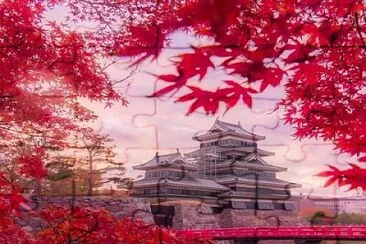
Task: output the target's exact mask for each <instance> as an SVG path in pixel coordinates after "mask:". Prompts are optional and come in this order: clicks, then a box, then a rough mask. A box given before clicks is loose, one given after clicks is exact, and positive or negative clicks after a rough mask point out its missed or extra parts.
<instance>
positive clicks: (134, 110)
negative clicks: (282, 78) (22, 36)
mask: <svg viewBox="0 0 366 244" xmlns="http://www.w3.org/2000/svg"><path fill="white" fill-rule="evenodd" d="M64 16H65V10H64V9H62V8H57V9H56V10H53V11H50V13H49V16H48V17H49V18H51V19H56V20H60V19H62V18H63V17H64ZM170 38H171V40H172V46H180V47H182V46H187V50H183V51H189V48H188V47H189V45H191V44H194V45H203V44H207V43H209V42H210V40H205V39H196V38H194V37H192V36H189V35H187V34H183V33H176V34H174V35H173V36H171V37H170ZM180 51H182V50H180ZM177 54H178V53H177V51H176V50H170V49H169V50H165V51H164V52H163V53H162V55H161V58H159V59H158V60H155V61H153V62H145V63H143V64H142V65H140V66H138V67H137V68H136V72H135V74H134V75H133V76H132V77H131V78H130V79H128V83H130V86H129V87H128V88H127V89H126V87H123V85H125V84H122V85H119V87H117V89H121V91H123V92H125V93H126V96H127V99H128V101H129V105H128V106H127V107H123V106H121V105H120V104H115V105H113V106H112V107H111V108H105V107H104V104H99V103H90V102H88V101H83V103H84V104H85V105H86V106H87V107H88V108H89V109H91V110H93V111H94V112H95V113H96V114H97V115H98V116H99V119H98V122H97V123H96V124H95V125H94V126H95V127H96V128H98V129H99V128H102V129H103V131H104V132H106V133H108V134H110V136H111V138H112V139H114V143H115V145H116V146H117V148H116V152H117V155H118V156H117V157H118V161H122V162H124V163H125V166H126V168H127V172H126V176H129V177H134V178H136V177H139V176H141V175H142V174H143V172H141V171H135V170H133V169H132V166H135V165H138V164H142V163H145V162H146V161H148V160H150V159H152V158H153V157H154V155H155V153H156V152H159V154H164V153H171V152H175V151H176V149H177V148H179V149H180V151H181V152H182V153H186V152H189V151H192V150H194V149H196V148H198V147H199V143H198V142H195V141H193V140H192V137H193V136H194V135H195V134H196V133H199V132H203V131H207V130H209V129H210V128H211V126H212V125H213V123H214V121H215V119H216V118H217V117H220V120H222V121H225V122H229V123H238V121H239V122H240V124H241V125H242V126H243V127H244V129H246V130H248V131H251V132H254V133H256V134H259V135H263V136H265V137H266V139H265V140H263V141H260V142H259V143H258V147H259V148H261V149H264V150H267V151H271V152H274V153H275V155H274V156H270V157H266V158H265V160H266V161H267V162H268V163H270V164H273V165H277V166H281V167H286V168H287V171H286V172H281V173H278V174H277V176H278V178H279V179H283V180H286V181H290V182H293V183H297V184H301V185H302V187H301V188H299V189H294V190H292V192H293V193H294V194H299V193H303V194H305V195H327V196H332V197H334V196H345V195H348V196H352V195H354V194H355V191H351V192H346V189H344V188H341V189H338V188H337V187H328V188H324V187H322V186H323V185H324V182H325V179H324V178H321V177H317V176H314V175H315V174H317V173H319V172H321V171H324V170H326V169H327V166H326V164H332V165H336V166H337V167H339V168H345V167H346V162H348V161H350V159H349V158H347V157H344V156H339V155H337V154H336V151H334V150H333V148H334V146H333V145H332V144H330V143H324V142H322V141H317V140H303V141H301V142H300V141H298V140H296V139H295V138H294V137H292V136H291V135H292V134H293V133H294V129H293V128H291V127H290V126H288V125H284V122H283V120H281V118H282V117H283V111H282V110H277V111H275V112H274V108H275V104H276V102H278V101H279V100H280V99H281V98H283V97H284V95H285V93H284V89H283V87H281V86H280V87H276V88H268V89H267V90H266V92H264V93H263V94H261V95H258V96H256V97H255V99H254V102H253V108H251V109H249V108H248V107H246V106H244V105H243V104H241V103H238V105H236V107H235V108H233V109H231V110H229V111H228V112H227V113H224V109H223V108H221V110H220V111H219V112H218V114H216V115H215V116H207V115H206V114H205V113H203V112H202V111H198V112H196V113H193V114H191V115H189V116H186V115H185V114H186V112H187V110H188V107H189V103H175V102H174V100H175V98H174V97H171V98H169V97H165V98H163V99H156V98H147V96H148V95H150V94H152V93H153V91H154V85H155V82H156V78H155V77H154V76H153V75H151V73H153V74H163V73H164V74H168V73H171V72H174V70H175V69H174V67H173V66H172V65H171V63H170V62H169V60H168V58H169V57H172V56H174V55H177ZM131 61H132V60H129V59H122V58H121V59H120V60H119V61H118V62H117V63H115V64H114V65H112V66H111V67H110V68H109V69H108V74H109V75H110V77H111V79H113V80H120V79H122V78H124V77H126V76H128V74H129V73H130V72H131V70H130V69H128V68H127V66H128V65H129V64H130V62H131ZM228 77H229V76H228V75H226V74H225V73H223V72H221V71H212V70H209V71H208V75H207V77H206V79H204V80H203V81H202V84H201V85H203V86H204V87H205V88H206V89H211V88H215V87H217V84H218V82H220V81H221V80H223V79H226V78H228ZM192 82H194V81H192ZM157 84H158V88H159V85H161V84H162V82H159V83H157ZM178 94H179V93H178Z"/></svg>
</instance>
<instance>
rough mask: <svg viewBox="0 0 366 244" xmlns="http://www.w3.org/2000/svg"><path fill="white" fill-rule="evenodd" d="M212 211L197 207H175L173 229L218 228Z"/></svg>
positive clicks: (207, 208)
mask: <svg viewBox="0 0 366 244" xmlns="http://www.w3.org/2000/svg"><path fill="white" fill-rule="evenodd" d="M219 227H220V226H219V224H218V222H217V220H216V219H215V215H214V214H213V212H212V209H211V208H209V207H205V206H197V205H176V206H175V215H174V218H173V228H175V229H203V228H219Z"/></svg>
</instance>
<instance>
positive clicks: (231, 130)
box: [193, 118, 265, 141]
mask: <svg viewBox="0 0 366 244" xmlns="http://www.w3.org/2000/svg"><path fill="white" fill-rule="evenodd" d="M224 135H233V136H237V137H242V138H246V139H250V140H253V141H258V140H264V139H265V137H264V136H260V135H256V134H254V133H251V132H249V131H247V130H245V129H244V128H243V127H242V126H241V124H240V123H239V122H238V124H231V123H227V122H224V121H220V120H219V119H218V118H217V119H216V120H215V123H214V124H213V126H212V127H211V129H210V130H209V131H208V132H206V133H204V134H201V135H197V136H194V137H193V139H194V140H198V141H201V140H205V139H211V138H215V137H222V136H224Z"/></svg>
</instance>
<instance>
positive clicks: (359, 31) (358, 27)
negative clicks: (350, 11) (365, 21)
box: [354, 13, 366, 49]
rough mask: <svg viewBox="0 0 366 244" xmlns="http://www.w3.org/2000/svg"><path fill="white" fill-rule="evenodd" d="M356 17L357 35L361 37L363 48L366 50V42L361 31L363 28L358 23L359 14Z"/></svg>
mask: <svg viewBox="0 0 366 244" xmlns="http://www.w3.org/2000/svg"><path fill="white" fill-rule="evenodd" d="M354 16H355V25H356V30H357V34H358V36H359V37H360V40H361V42H362V45H361V48H364V49H366V41H365V39H364V38H363V36H362V30H361V27H360V23H359V22H358V20H359V18H358V14H357V13H355V14H354Z"/></svg>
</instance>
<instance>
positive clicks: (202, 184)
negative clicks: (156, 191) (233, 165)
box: [133, 177, 229, 191]
mask: <svg viewBox="0 0 366 244" xmlns="http://www.w3.org/2000/svg"><path fill="white" fill-rule="evenodd" d="M156 185H160V186H162V185H168V186H176V187H180V188H189V189H193V188H194V189H207V190H216V191H227V190H228V189H229V188H227V187H226V186H223V185H220V184H218V183H216V182H215V181H214V180H209V179H202V178H194V177H186V178H182V179H177V180H173V179H168V178H159V179H156V178H150V179H146V178H145V179H141V180H137V181H135V182H134V183H133V186H134V187H135V188H140V187H151V186H156Z"/></svg>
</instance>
